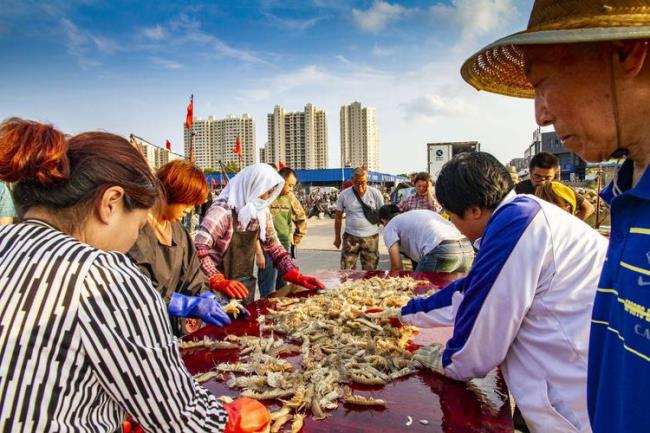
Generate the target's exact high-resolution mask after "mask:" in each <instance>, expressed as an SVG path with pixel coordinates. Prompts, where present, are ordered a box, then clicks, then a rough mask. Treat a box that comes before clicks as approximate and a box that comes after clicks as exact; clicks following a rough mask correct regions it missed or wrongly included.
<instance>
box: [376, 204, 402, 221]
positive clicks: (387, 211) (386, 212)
mask: <svg viewBox="0 0 650 433" xmlns="http://www.w3.org/2000/svg"><path fill="white" fill-rule="evenodd" d="M400 213H402V211H401V210H400V208H399V207H397V205H394V204H385V205H383V206H382V207H380V208H379V219H380V220H388V221H390V220H391V219H393V217H394V216H395V215H397V214H400Z"/></svg>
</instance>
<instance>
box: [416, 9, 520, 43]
mask: <svg viewBox="0 0 650 433" xmlns="http://www.w3.org/2000/svg"><path fill="white" fill-rule="evenodd" d="M429 11H430V14H431V16H432V17H433V19H434V20H435V21H436V22H441V23H452V25H454V27H455V28H458V29H460V32H461V33H460V39H459V41H458V44H457V46H456V48H457V49H465V47H467V46H468V45H474V44H475V43H476V40H477V39H478V38H479V37H481V36H484V35H487V34H490V33H491V32H494V31H495V30H499V29H502V28H503V27H504V26H505V25H506V24H507V23H509V21H510V20H512V19H513V18H515V16H516V14H517V8H516V7H515V5H514V2H513V0H452V2H451V4H450V5H448V4H443V3H437V4H435V5H433V6H431V8H430V10H429Z"/></svg>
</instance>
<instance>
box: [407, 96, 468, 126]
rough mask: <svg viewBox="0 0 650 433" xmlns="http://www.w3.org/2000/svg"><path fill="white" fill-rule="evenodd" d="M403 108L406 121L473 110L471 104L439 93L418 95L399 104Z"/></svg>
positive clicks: (461, 113) (465, 112)
mask: <svg viewBox="0 0 650 433" xmlns="http://www.w3.org/2000/svg"><path fill="white" fill-rule="evenodd" d="M400 107H402V109H403V110H404V113H405V116H404V119H405V120H406V121H408V122H413V121H415V120H433V119H435V118H436V117H447V116H461V115H467V114H470V113H471V112H473V110H472V109H471V108H470V107H471V106H470V105H469V104H467V103H466V102H465V101H463V100H462V99H460V98H452V97H445V96H441V95H425V96H418V97H416V98H414V99H411V100H410V101H408V102H404V103H402V104H400Z"/></svg>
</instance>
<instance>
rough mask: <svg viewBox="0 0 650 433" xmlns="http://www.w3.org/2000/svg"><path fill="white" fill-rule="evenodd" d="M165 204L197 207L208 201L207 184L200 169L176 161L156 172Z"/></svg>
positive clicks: (183, 161) (186, 162)
mask: <svg viewBox="0 0 650 433" xmlns="http://www.w3.org/2000/svg"><path fill="white" fill-rule="evenodd" d="M156 177H157V178H158V180H159V181H160V184H161V186H162V188H163V191H164V196H165V200H166V201H167V204H189V205H193V206H199V205H202V204H203V203H205V201H206V200H207V199H208V193H209V192H210V191H209V189H208V182H206V180H205V176H204V175H203V172H202V171H201V169H200V168H198V167H197V166H196V165H194V164H192V163H191V162H189V161H185V160H181V159H177V160H174V161H170V162H168V163H167V164H165V165H163V166H162V167H160V168H159V169H158V171H156Z"/></svg>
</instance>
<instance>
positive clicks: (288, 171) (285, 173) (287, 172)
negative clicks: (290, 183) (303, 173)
mask: <svg viewBox="0 0 650 433" xmlns="http://www.w3.org/2000/svg"><path fill="white" fill-rule="evenodd" d="M278 174H279V175H280V176H282V179H284V180H287V179H288V178H289V176H293V177H295V178H296V179H297V178H298V176H296V172H295V170H294V169H293V168H291V167H282V168H281V169H280V170H279V171H278Z"/></svg>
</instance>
